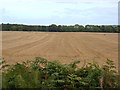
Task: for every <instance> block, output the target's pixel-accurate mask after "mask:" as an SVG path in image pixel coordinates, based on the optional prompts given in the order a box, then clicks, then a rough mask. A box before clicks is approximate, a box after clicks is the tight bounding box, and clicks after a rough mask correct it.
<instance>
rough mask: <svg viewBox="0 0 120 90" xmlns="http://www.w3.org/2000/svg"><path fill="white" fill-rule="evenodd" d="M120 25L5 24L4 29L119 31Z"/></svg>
mask: <svg viewBox="0 0 120 90" xmlns="http://www.w3.org/2000/svg"><path fill="white" fill-rule="evenodd" d="M119 27H120V25H85V26H83V25H79V24H75V25H56V24H51V25H49V26H45V25H23V24H9V23H7V24H3V23H2V31H41V32H110V33H119V32H120V29H119Z"/></svg>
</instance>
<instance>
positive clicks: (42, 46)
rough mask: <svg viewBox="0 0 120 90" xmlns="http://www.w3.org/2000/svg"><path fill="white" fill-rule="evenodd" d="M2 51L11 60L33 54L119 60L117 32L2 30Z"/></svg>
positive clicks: (60, 58) (61, 58)
mask: <svg viewBox="0 0 120 90" xmlns="http://www.w3.org/2000/svg"><path fill="white" fill-rule="evenodd" d="M2 55H3V57H4V58H5V60H6V61H7V62H8V63H10V64H12V63H14V62H20V61H24V60H28V59H32V58H34V57H43V58H46V59H48V60H51V61H54V60H57V61H60V62H62V63H69V62H71V61H73V60H80V61H81V63H83V62H84V61H86V62H91V61H93V60H94V61H97V62H99V63H100V64H103V62H105V61H106V59H107V58H109V59H112V60H114V61H115V63H116V65H117V63H118V34H116V33H81V32H23V31H21V32H19V31H2Z"/></svg>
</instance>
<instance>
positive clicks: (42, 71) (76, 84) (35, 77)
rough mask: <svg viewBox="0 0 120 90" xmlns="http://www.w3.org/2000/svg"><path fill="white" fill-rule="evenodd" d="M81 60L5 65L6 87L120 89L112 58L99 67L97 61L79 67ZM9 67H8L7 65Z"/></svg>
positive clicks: (4, 80) (4, 78) (3, 65)
mask: <svg viewBox="0 0 120 90" xmlns="http://www.w3.org/2000/svg"><path fill="white" fill-rule="evenodd" d="M78 63H80V61H74V62H72V63H70V64H61V63H59V62H56V61H53V62H49V61H48V60H46V59H44V58H41V57H36V59H35V60H34V61H26V62H23V63H16V64H15V65H6V64H5V62H4V61H2V62H1V64H2V72H3V74H2V75H3V79H2V83H3V84H2V87H3V88H40V89H44V88H63V89H65V88H66V89H67V88H81V89H84V88H118V87H119V80H120V79H118V77H119V76H118V75H117V74H118V73H117V72H116V71H115V70H114V68H116V67H115V65H114V63H113V61H111V60H109V59H108V60H107V62H106V65H103V66H102V67H100V66H99V65H98V64H97V63H96V62H93V63H88V64H86V65H85V66H83V67H81V68H78V67H77V64H78ZM6 67H7V68H6Z"/></svg>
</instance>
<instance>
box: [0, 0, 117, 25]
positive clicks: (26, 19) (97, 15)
mask: <svg viewBox="0 0 120 90" xmlns="http://www.w3.org/2000/svg"><path fill="white" fill-rule="evenodd" d="M118 1H119V0H0V23H19V24H39V25H41V24H42V25H50V24H61V25H63V24H65V25H74V24H81V25H86V24H95V25H101V24H102V25H103V24H104V25H106V24H112V25H116V24H118Z"/></svg>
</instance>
